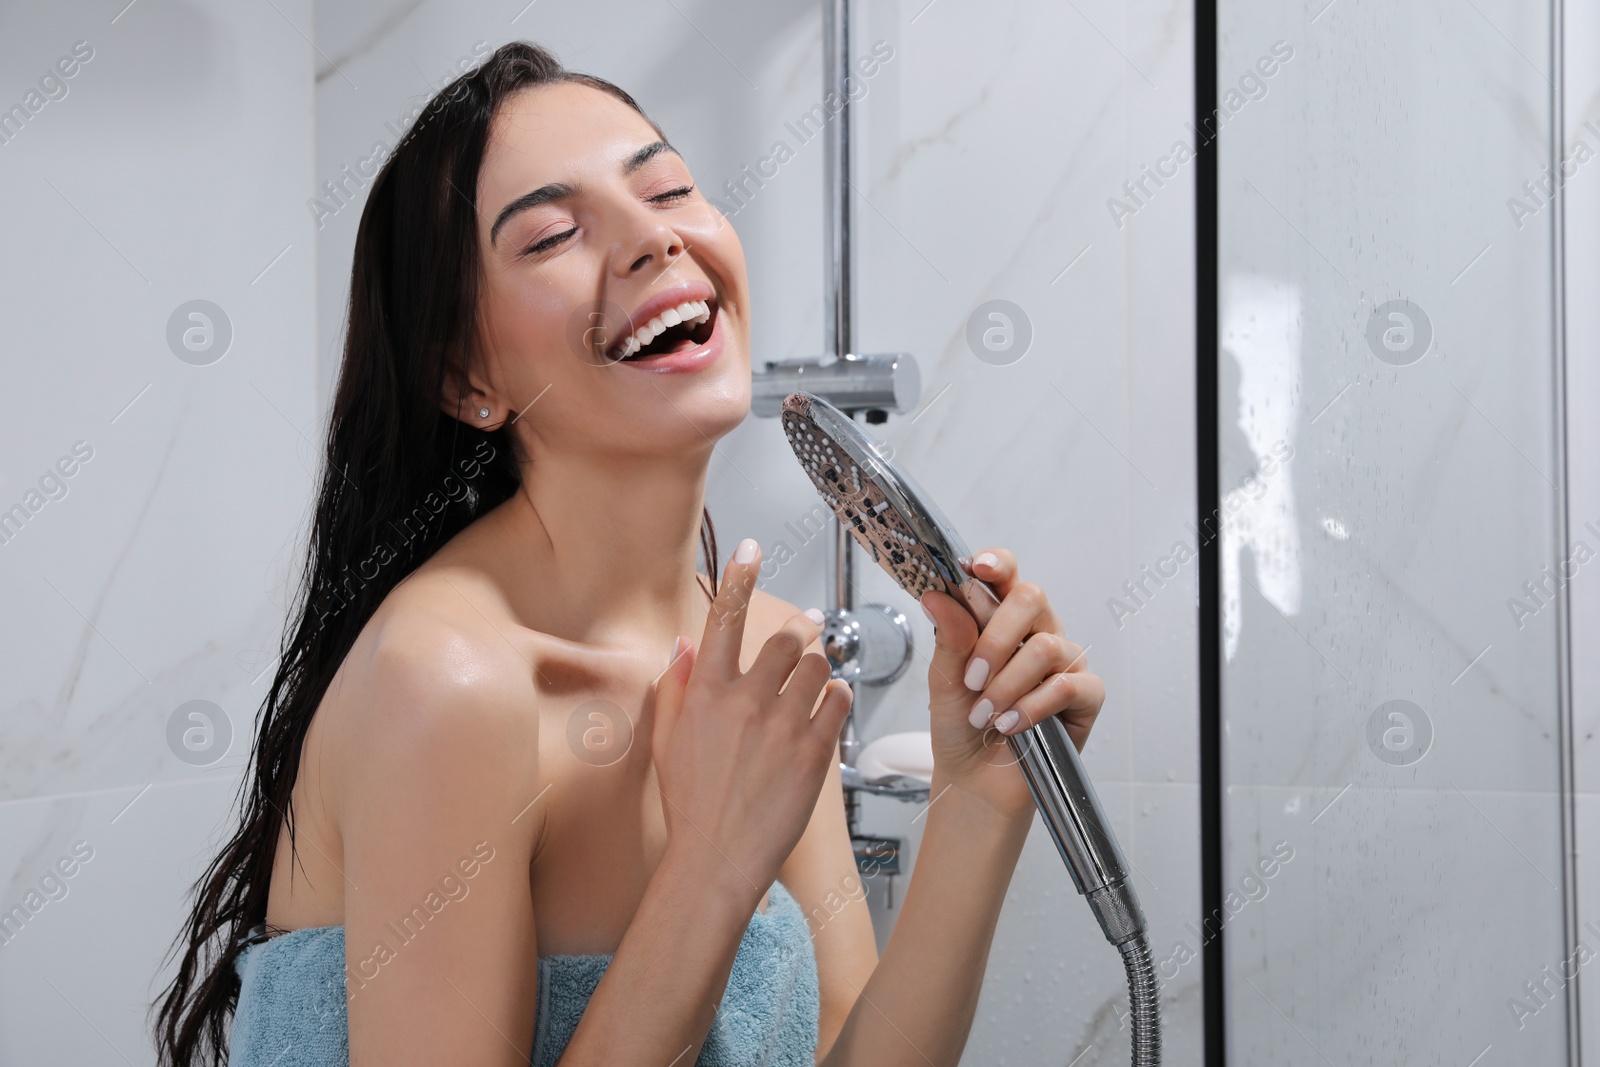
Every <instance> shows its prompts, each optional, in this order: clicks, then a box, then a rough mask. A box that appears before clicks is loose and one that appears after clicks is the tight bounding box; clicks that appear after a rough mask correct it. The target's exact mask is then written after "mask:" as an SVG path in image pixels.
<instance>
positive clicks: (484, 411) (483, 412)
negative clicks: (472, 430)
mask: <svg viewBox="0 0 1600 1067" xmlns="http://www.w3.org/2000/svg"><path fill="white" fill-rule="evenodd" d="M488 417H489V409H488V408H479V409H478V418H480V419H487V418H488Z"/></svg>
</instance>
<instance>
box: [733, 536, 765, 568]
mask: <svg viewBox="0 0 1600 1067" xmlns="http://www.w3.org/2000/svg"><path fill="white" fill-rule="evenodd" d="M760 547H761V546H760V545H758V544H756V539H755V538H754V537H746V538H745V539H744V540H743V541H740V542H739V547H738V548H736V549H734V550H733V561H734V562H735V563H749V562H750V561H751V560H753V559H755V558H756V549H758V548H760Z"/></svg>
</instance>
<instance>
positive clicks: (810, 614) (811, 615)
mask: <svg viewBox="0 0 1600 1067" xmlns="http://www.w3.org/2000/svg"><path fill="white" fill-rule="evenodd" d="M804 614H805V617H806V618H808V619H810V620H811V621H812V622H814V623H816V624H817V625H818V626H821V625H822V624H823V623H824V622H827V621H828V620H827V616H825V615H823V614H822V612H821V611H818V610H817V609H816V608H807V609H806V610H805V612H804Z"/></svg>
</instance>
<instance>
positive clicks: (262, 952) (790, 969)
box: [228, 882, 819, 1067]
mask: <svg viewBox="0 0 1600 1067" xmlns="http://www.w3.org/2000/svg"><path fill="white" fill-rule="evenodd" d="M610 963H611V956H609V955H592V956H570V955H558V956H541V957H539V1005H538V1014H537V1018H536V1020H535V1023H534V1044H533V1059H532V1067H554V1065H555V1062H556V1060H557V1059H558V1058H559V1057H560V1055H561V1052H562V1050H563V1049H565V1048H566V1047H567V1042H568V1041H570V1040H571V1039H572V1034H573V1031H575V1030H576V1029H577V1028H578V1020H579V1018H580V1017H581V1016H582V1015H583V1010H584V1008H585V1007H587V1006H588V1003H589V998H590V997H591V996H593V995H594V991H595V987H596V986H598V985H599V984H600V978H601V976H602V975H604V974H605V970H606V967H607V966H608V965H609V964H610ZM235 969H236V970H237V971H238V973H239V977H240V979H241V981H242V983H243V984H242V988H241V989H240V991H239V1006H238V1008H237V1010H236V1011H235V1013H234V1020H233V1033H232V1035H231V1037H230V1042H229V1055H228V1067H348V1065H349V1063H350V1046H349V1036H348V1035H349V1030H348V1022H347V1018H346V1015H345V981H344V927H342V926H313V927H308V928H306V929H303V930H294V931H292V932H290V933H287V934H280V935H278V936H277V937H273V938H271V939H269V940H267V941H264V942H262V943H260V944H256V945H251V946H250V947H249V948H247V949H246V950H245V951H244V953H243V954H242V955H241V956H240V957H239V960H238V962H237V964H236V965H235ZM818 1007H819V1001H818V993H817V961H816V955H815V954H814V951H813V948H812V944H811V929H810V927H809V926H807V924H806V917H805V914H804V913H803V912H802V911H801V910H800V905H799V904H798V903H797V902H796V901H795V899H794V897H792V896H790V894H789V891H788V890H787V889H785V888H784V886H783V883H782V882H774V883H773V885H772V892H771V893H770V895H769V897H768V901H767V910H766V912H765V913H762V912H759V911H758V912H756V913H755V914H754V915H752V916H751V918H750V925H749V926H747V927H746V928H745V931H744V936H743V937H742V938H741V940H740V942H739V951H738V954H737V955H736V956H735V957H734V960H733V969H732V971H731V972H730V973H729V975H728V987H727V989H726V991H725V992H724V993H723V996H722V1003H721V1004H720V1005H719V1006H718V1008H717V1013H716V1016H715V1018H714V1019H713V1020H712V1023H711V1032H710V1033H709V1034H707V1036H706V1042H705V1044H704V1045H703V1046H702V1047H701V1050H700V1058H699V1059H697V1060H695V1065H696V1067H813V1064H814V1063H815V1057H816V1048H817V1012H818ZM668 1058H670V1057H668Z"/></svg>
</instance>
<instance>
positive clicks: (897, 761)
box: [856, 730, 933, 783]
mask: <svg viewBox="0 0 1600 1067" xmlns="http://www.w3.org/2000/svg"><path fill="white" fill-rule="evenodd" d="M856 770H858V771H860V772H861V777H862V778H864V779H866V780H867V781H869V782H870V781H874V780H876V779H879V778H883V777H887V776H888V775H891V774H903V775H905V776H906V777H908V778H920V779H922V780H923V781H925V782H930V783H931V782H932V781H933V737H932V735H930V734H929V733H928V731H926V730H913V731H910V732H908V733H902V734H884V735H883V736H882V737H880V738H877V739H876V740H874V741H871V742H869V743H868V744H867V745H866V746H865V747H863V748H862V749H861V751H860V752H859V753H857V754H856Z"/></svg>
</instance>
